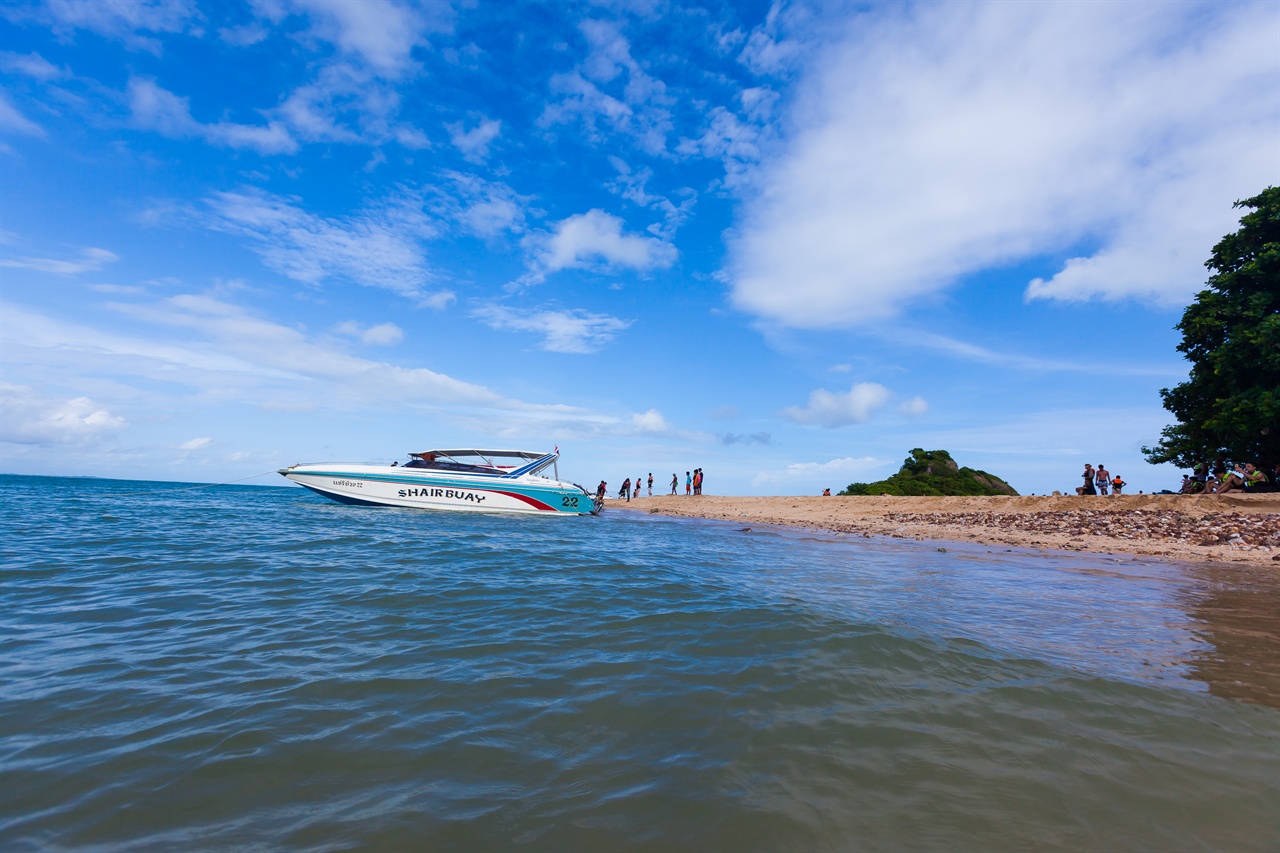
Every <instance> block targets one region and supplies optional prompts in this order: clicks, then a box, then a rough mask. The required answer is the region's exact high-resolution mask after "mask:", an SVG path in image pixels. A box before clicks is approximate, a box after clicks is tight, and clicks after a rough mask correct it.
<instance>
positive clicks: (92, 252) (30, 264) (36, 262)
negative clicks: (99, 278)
mask: <svg viewBox="0 0 1280 853" xmlns="http://www.w3.org/2000/svg"><path fill="white" fill-rule="evenodd" d="M119 259H120V258H119V256H118V255H116V253H115V252H109V251H107V250H106V249H97V248H94V247H93V246H89V247H87V248H84V249H81V250H80V259H79V260H75V261H68V260H61V259H59V258H15V259H6V260H3V261H0V267H10V268H12V269H21V270H35V271H36V272H48V273H56V274H58V275H78V274H80V273H82V272H97V271H98V270H100V269H102V268H103V267H104V266H105V265H107V264H109V263H111V262H113V261H117V260H119Z"/></svg>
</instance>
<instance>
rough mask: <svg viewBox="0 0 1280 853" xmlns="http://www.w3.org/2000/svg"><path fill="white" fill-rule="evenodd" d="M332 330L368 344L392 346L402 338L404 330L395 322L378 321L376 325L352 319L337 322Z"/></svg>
mask: <svg viewBox="0 0 1280 853" xmlns="http://www.w3.org/2000/svg"><path fill="white" fill-rule="evenodd" d="M334 331H336V332H338V333H339V334H342V335H347V336H348V337H352V338H358V339H359V340H361V341H363V342H364V343H366V344H369V345H370V346H379V347H387V346H394V345H395V344H398V343H400V342H401V341H403V340H404V330H403V329H401V328H400V327H399V326H397V325H396V324H395V323H379V324H378V325H376V326H365V325H362V324H360V323H357V322H355V321H354V320H348V321H347V322H345V323H339V324H338V325H337V326H335V327H334Z"/></svg>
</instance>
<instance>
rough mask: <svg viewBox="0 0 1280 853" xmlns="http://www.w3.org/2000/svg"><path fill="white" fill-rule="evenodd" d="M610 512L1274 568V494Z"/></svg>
mask: <svg viewBox="0 0 1280 853" xmlns="http://www.w3.org/2000/svg"><path fill="white" fill-rule="evenodd" d="M607 507H608V509H606V512H608V511H613V510H617V509H623V510H627V511H638V512H650V513H657V514H661V515H672V516H686V517H693V518H708V519H718V520H723V521H730V522H734V523H741V524H743V525H751V524H784V525H791V526H798V527H808V528H816V529H821V530H830V531H835V532H837V533H841V534H848V535H859V536H890V537H894V538H899V539H903V538H909V539H928V540H941V541H949V542H975V543H982V544H991V545H1006V546H1013V547H1018V548H1036V549H1047V550H1060V551H1096V552H1101V553H1112V554H1133V555H1142V556H1150V557H1164V558H1167V559H1173V560H1194V561H1210V560H1212V561H1222V562H1231V563H1241V564H1252V565H1268V566H1280V494H1267V495H1244V494H1239V495H1237V494H1227V495H1222V496H1214V495H1209V496H1193V495H1122V496H1119V497H1087V498H1080V497H1051V496H1026V497H946V498H927V497H722V496H718V495H700V496H695V497H686V496H684V495H676V496H671V495H666V496H661V497H659V496H656V495H655V496H654V497H642V498H636V499H634V500H632V501H631V502H630V503H627V502H625V501H618V500H616V499H610V500H609V501H608V502H607Z"/></svg>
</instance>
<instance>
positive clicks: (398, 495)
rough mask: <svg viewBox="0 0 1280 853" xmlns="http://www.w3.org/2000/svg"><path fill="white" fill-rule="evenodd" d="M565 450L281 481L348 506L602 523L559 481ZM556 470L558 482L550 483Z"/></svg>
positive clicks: (436, 454) (475, 453)
mask: <svg viewBox="0 0 1280 853" xmlns="http://www.w3.org/2000/svg"><path fill="white" fill-rule="evenodd" d="M559 458H560V449H559V448H556V449H555V450H553V451H552V452H550V453H532V452H529V451H526V450H426V451H423V452H422V453H410V454H409V461H408V462H406V463H405V464H404V465H400V464H398V463H395V462H393V463H391V464H390V465H361V464H307V465H290V466H289V467H288V468H281V469H280V471H279V473H280V474H283V475H284V476H285V477H286V478H288V479H290V480H292V481H293V482H295V483H297V484H298V485H300V486H305V487H307V488H308V489H310V490H311V491H313V492H316V493H318V494H321V495H324V496H325V497H326V498H331V499H332V500H335V501H338V502H339V503H344V504H357V505H361V506H407V507H421V508H423V509H451V510H463V511H472V512H477V511H478V512H524V513H541V514H554V515H595V514H596V513H598V512H599V511H600V506H599V504H598V503H597V502H596V499H595V497H594V496H592V495H591V494H589V493H588V492H587V490H586V489H584V488H582V486H579V485H577V484H576V483H568V482H564V481H562V480H561V479H560V472H559V466H558V465H557V460H559ZM547 468H551V469H552V471H553V473H554V477H547V476H544V475H543V473H542V472H543V471H545V470H546V469H547Z"/></svg>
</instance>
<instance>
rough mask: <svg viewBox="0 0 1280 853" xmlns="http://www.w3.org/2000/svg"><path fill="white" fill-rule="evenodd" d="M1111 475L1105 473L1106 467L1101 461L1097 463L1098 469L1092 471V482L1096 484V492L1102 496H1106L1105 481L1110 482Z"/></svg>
mask: <svg viewBox="0 0 1280 853" xmlns="http://www.w3.org/2000/svg"><path fill="white" fill-rule="evenodd" d="M1110 480H1111V475H1110V474H1109V473H1107V468H1106V466H1105V465H1103V464H1102V463H1101V462H1099V463H1098V470H1097V471H1095V472H1094V475H1093V482H1095V483H1097V485H1098V494H1099V495H1101V496H1102V497H1104V498H1105V497H1106V496H1107V483H1108V482H1110Z"/></svg>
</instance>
